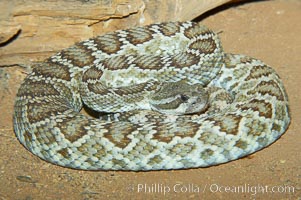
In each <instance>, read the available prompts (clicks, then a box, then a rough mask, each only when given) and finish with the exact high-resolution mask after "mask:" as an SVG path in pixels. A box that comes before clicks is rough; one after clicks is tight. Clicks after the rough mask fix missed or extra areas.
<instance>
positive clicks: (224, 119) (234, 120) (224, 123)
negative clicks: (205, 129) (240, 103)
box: [208, 114, 242, 135]
mask: <svg viewBox="0 0 301 200" xmlns="http://www.w3.org/2000/svg"><path fill="white" fill-rule="evenodd" d="M241 119H242V117H241V116H237V115H234V114H228V115H224V116H219V117H214V118H212V119H208V120H210V121H213V122H214V124H215V125H216V126H219V127H220V130H221V131H223V132H225V133H227V134H232V135H236V134H237V133H238V127H239V123H240V121H241Z"/></svg>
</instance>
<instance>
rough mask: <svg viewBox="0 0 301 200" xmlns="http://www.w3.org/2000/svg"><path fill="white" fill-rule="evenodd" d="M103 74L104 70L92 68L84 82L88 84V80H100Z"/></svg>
mask: <svg viewBox="0 0 301 200" xmlns="http://www.w3.org/2000/svg"><path fill="white" fill-rule="evenodd" d="M102 74H103V72H102V70H100V69H98V68H97V67H95V66H94V67H91V68H90V69H88V70H87V71H85V73H84V74H83V76H82V81H83V82H86V81H87V80H89V79H91V80H99V79H100V78H101V76H102Z"/></svg>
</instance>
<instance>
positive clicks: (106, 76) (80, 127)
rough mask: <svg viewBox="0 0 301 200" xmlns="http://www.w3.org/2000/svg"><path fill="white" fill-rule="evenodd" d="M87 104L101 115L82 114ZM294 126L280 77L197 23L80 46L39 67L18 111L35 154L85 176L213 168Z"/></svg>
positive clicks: (23, 136)
mask: <svg viewBox="0 0 301 200" xmlns="http://www.w3.org/2000/svg"><path fill="white" fill-rule="evenodd" d="M169 91H170V92H169ZM195 94H200V97H195V96H193V95H195ZM190 95H192V96H190ZM82 101H83V102H84V103H85V104H86V105H88V107H90V108H92V109H94V110H97V111H100V112H102V115H100V118H99V119H95V118H92V117H90V116H87V115H84V114H82V113H79V111H80V110H81V108H82V106H83V103H82ZM195 108H196V109H197V110H195V111H193V109H195ZM191 110H192V111H191ZM158 111H159V112H158ZM160 111H163V113H160ZM173 111H175V113H174V114H173ZM187 113H189V114H187ZM289 123H290V115H289V107H288V99H287V95H286V92H285V89H284V86H283V84H282V82H281V80H280V78H279V76H278V75H277V74H276V72H275V71H274V70H273V69H272V68H270V67H268V66H267V65H266V64H264V63H263V62H261V61H259V60H257V59H253V58H250V57H248V56H244V55H233V54H228V53H224V52H223V50H222V46H221V43H220V41H219V38H218V36H217V34H215V33H214V32H213V31H211V30H210V29H208V28H206V27H205V26H203V25H200V24H197V23H194V22H168V23H159V24H151V25H149V26H146V27H136V28H131V29H128V30H120V31H115V32H113V33H108V34H105V35H102V36H98V37H95V38H92V39H89V40H86V41H83V42H80V43H77V44H75V45H74V46H72V47H70V48H67V49H65V50H63V51H61V52H59V53H57V54H56V55H54V56H52V57H50V58H49V59H47V60H45V61H44V62H42V63H38V64H36V65H35V66H34V67H33V71H32V73H30V74H29V75H28V76H27V77H26V78H25V80H24V82H23V83H22V85H21V87H20V89H19V91H18V94H17V97H16V102H15V111H14V129H15V133H16V135H17V137H18V139H19V140H20V142H21V143H22V144H23V145H24V146H25V147H26V148H27V149H28V150H29V151H31V152H32V153H33V154H35V155H37V156H39V157H40V158H42V159H44V160H46V161H49V162H51V163H54V164H57V165H61V166H65V167H70V168H76V169H84V170H135V171H138V170H165V169H182V168H197V167H205V166H211V165H216V164H219V163H224V162H228V161H231V160H235V159H237V158H240V157H243V156H246V155H249V154H251V153H253V152H255V151H258V150H260V149H262V148H264V147H266V146H268V145H269V144H271V143H272V142H274V141H275V140H276V139H278V138H279V137H280V136H281V134H283V133H284V132H285V130H286V129H287V127H288V125H289Z"/></svg>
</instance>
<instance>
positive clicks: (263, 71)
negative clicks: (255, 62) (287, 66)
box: [246, 66, 273, 81]
mask: <svg viewBox="0 0 301 200" xmlns="http://www.w3.org/2000/svg"><path fill="white" fill-rule="evenodd" d="M272 73H273V70H272V69H271V68H268V67H267V66H254V67H253V68H252V69H251V70H250V74H249V76H248V77H247V78H246V80H247V81H248V80H251V79H258V78H261V77H263V76H269V75H270V74H272Z"/></svg>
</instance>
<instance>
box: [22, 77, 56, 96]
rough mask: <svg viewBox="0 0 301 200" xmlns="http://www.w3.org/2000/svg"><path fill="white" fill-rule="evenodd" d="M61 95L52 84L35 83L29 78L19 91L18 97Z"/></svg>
mask: <svg viewBox="0 0 301 200" xmlns="http://www.w3.org/2000/svg"><path fill="white" fill-rule="evenodd" d="M59 94H60V93H59V92H58V91H57V89H56V88H55V87H54V86H53V85H51V84H50V83H45V82H44V81H34V80H31V79H29V78H27V79H25V81H24V82H23V83H22V86H21V87H20V89H19V91H18V96H32V97H43V96H46V95H47V96H56V95H59Z"/></svg>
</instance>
